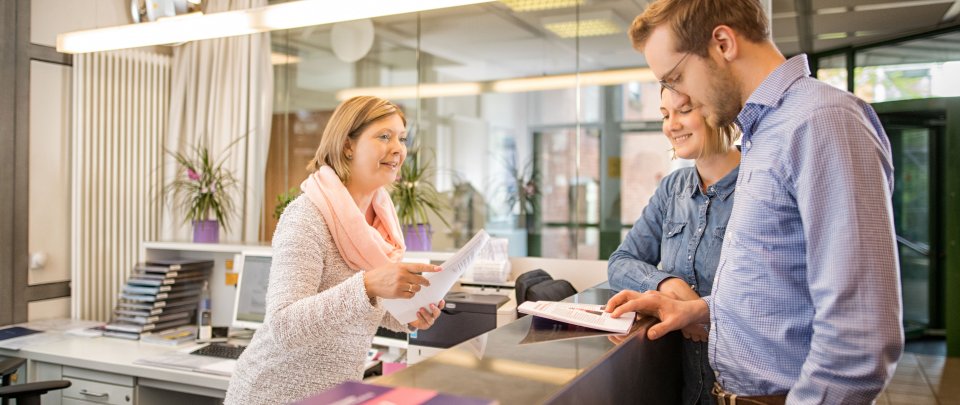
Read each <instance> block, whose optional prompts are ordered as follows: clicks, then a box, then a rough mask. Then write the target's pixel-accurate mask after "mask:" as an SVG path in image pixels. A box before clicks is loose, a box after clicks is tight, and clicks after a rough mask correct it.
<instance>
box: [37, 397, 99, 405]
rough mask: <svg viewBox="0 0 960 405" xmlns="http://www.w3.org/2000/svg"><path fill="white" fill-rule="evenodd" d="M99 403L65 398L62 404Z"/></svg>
mask: <svg viewBox="0 0 960 405" xmlns="http://www.w3.org/2000/svg"><path fill="white" fill-rule="evenodd" d="M99 403H100V402H90V401H84V400H82V399H73V398H63V400H62V401H61V402H60V404H61V405H92V404H99ZM44 404H46V402H44Z"/></svg>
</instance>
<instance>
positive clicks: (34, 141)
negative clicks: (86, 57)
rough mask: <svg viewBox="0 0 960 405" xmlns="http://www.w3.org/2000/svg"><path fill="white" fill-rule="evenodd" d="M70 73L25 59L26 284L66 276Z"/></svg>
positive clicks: (68, 249)
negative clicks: (38, 261)
mask: <svg viewBox="0 0 960 405" xmlns="http://www.w3.org/2000/svg"><path fill="white" fill-rule="evenodd" d="M70 72H71V67H70V66H64V65H58V64H53V63H47V62H39V61H31V62H30V196H29V201H30V203H29V205H30V211H29V215H28V217H29V219H28V223H29V229H30V231H29V242H28V246H29V250H30V255H31V257H33V256H45V257H46V264H45V265H44V266H42V267H36V268H33V267H32V268H31V269H30V272H29V275H28V283H29V284H30V285H35V284H42V283H53V282H59V281H67V280H70V85H71V77H70Z"/></svg>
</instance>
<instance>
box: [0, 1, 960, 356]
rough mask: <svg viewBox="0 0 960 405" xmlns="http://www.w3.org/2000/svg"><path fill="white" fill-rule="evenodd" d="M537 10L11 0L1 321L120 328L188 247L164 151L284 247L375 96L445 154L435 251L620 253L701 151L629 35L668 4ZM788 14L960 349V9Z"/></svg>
mask: <svg viewBox="0 0 960 405" xmlns="http://www.w3.org/2000/svg"><path fill="white" fill-rule="evenodd" d="M227 3H229V4H227ZM279 3H284V2H283V1H273V0H271V1H263V0H260V1H256V0H247V1H234V2H226V1H224V2H217V1H213V0H211V1H210V2H208V6H216V7H220V10H221V11H226V10H227V9H229V8H230V7H234V8H240V9H242V8H253V7H261V6H266V5H273V4H279ZM334 3H335V2H334ZM334 3H331V5H330V7H349V5H348V4H349V3H336V4H334ZM521 3H523V2H520V1H507V0H504V1H494V2H488V3H482V4H475V5H468V6H461V7H453V8H448V9H441V10H433V11H426V12H421V13H414V14H402V15H389V16H382V17H375V18H370V19H366V20H362V21H355V22H350V23H337V24H324V25H315V26H307V27H301V28H295V29H288V30H276V31H272V32H268V33H260V34H253V35H250V36H240V37H233V38H229V39H214V40H204V41H196V42H195V43H191V44H176V45H162V46H150V47H143V48H137V49H127V50H119V51H107V52H94V53H84V54H67V53H59V52H57V51H56V39H57V35H58V34H62V33H65V32H71V31H78V30H85V29H92V28H101V27H110V26H116V25H123V24H130V23H132V21H131V16H130V2H128V1H121V0H76V1H63V0H33V1H29V0H4V1H3V2H2V8H3V10H2V11H3V12H2V14H0V19H2V24H0V29H2V30H3V35H2V38H3V39H2V40H0V87H2V88H3V89H4V92H3V93H4V95H3V96H2V98H0V325H8V324H13V323H20V322H25V321H28V320H37V319H47V318H61V317H75V318H84V319H95V320H106V318H107V317H109V308H110V307H112V301H111V300H115V299H116V295H117V292H118V291H119V286H121V285H122V283H123V280H124V279H125V278H126V275H127V274H128V272H129V269H130V268H131V266H132V265H133V264H134V263H135V262H136V260H137V258H138V257H142V246H141V244H142V242H144V241H169V240H187V239H189V227H188V226H186V225H183V224H182V222H183V217H182V215H178V214H177V213H176V212H175V211H173V210H172V209H171V208H170V207H169V201H168V198H169V197H168V195H167V194H166V193H164V190H163V185H164V184H166V183H168V182H169V181H170V176H171V174H172V173H173V169H172V164H173V163H172V160H171V159H170V157H169V156H168V155H167V154H165V150H171V149H178V148H181V149H182V148H184V147H188V146H190V145H192V143H193V142H195V141H196V140H197V139H199V138H201V137H207V139H211V145H212V147H211V149H212V151H213V152H214V153H221V152H224V151H229V153H230V157H229V158H228V163H227V165H228V167H230V168H231V169H233V170H234V172H235V174H237V176H238V178H239V183H238V184H239V187H238V189H237V191H236V193H237V194H236V196H235V197H236V198H235V200H236V201H237V202H238V204H237V205H238V207H237V208H238V209H237V212H236V215H234V220H233V222H231V223H230V224H229V225H230V228H229V229H228V230H225V231H222V234H221V241H223V242H228V243H265V244H268V243H269V241H270V238H271V235H272V234H273V231H274V229H275V226H276V221H277V220H276V218H275V217H274V209H275V206H276V205H277V203H278V196H281V195H282V194H284V193H286V192H287V191H288V190H290V189H291V188H298V187H299V184H300V182H301V181H302V180H303V178H304V177H305V176H306V175H307V172H306V170H305V169H304V167H305V166H306V164H307V162H308V161H309V160H310V159H311V158H312V157H313V154H314V152H315V150H316V146H317V145H318V143H319V138H320V135H321V133H322V131H323V128H324V125H325V124H326V121H327V119H328V118H329V117H330V115H331V113H332V111H333V109H334V108H335V106H336V105H337V104H338V103H339V102H340V101H342V100H344V99H346V98H348V97H350V96H352V95H358V94H374V95H380V96H383V97H385V98H388V99H390V100H392V101H394V102H396V103H397V104H398V105H400V106H401V108H402V109H403V111H404V112H405V114H406V117H407V120H408V124H409V127H410V128H411V133H412V135H413V138H414V142H416V145H418V146H419V147H420V152H419V153H420V156H421V157H422V158H424V159H426V160H428V161H430V162H431V165H432V172H431V174H430V176H429V179H430V180H431V181H432V182H433V183H434V184H435V185H436V187H437V189H438V190H439V191H440V192H442V193H444V195H445V196H446V198H447V200H448V203H449V207H448V208H447V209H446V210H445V211H444V213H443V216H444V219H445V220H446V223H444V221H441V220H440V219H439V218H435V217H434V218H432V220H431V225H432V228H433V235H432V243H433V250H438V251H450V250H455V249H456V248H457V247H458V246H461V245H462V244H463V243H464V242H465V241H466V240H467V239H468V238H469V237H470V236H471V235H472V234H473V233H474V232H475V231H477V230H479V229H481V228H483V229H487V230H488V231H489V232H490V233H491V234H494V235H497V236H501V237H506V238H508V239H509V241H510V253H511V255H513V256H538V257H548V258H564V259H590V260H596V259H601V260H602V259H606V258H607V257H608V256H609V255H610V253H611V252H613V251H614V250H615V249H616V248H617V246H618V245H619V243H620V242H621V240H622V239H623V237H624V235H625V234H626V232H627V230H628V229H629V228H630V226H631V225H632V223H633V221H635V220H636V219H637V218H638V217H639V216H640V213H641V211H642V210H643V208H644V206H645V205H646V203H647V200H648V199H649V198H650V196H651V195H652V194H653V191H654V190H655V188H656V187H657V184H658V182H659V180H660V179H661V178H663V177H664V176H665V175H667V174H668V173H670V171H671V170H674V169H676V168H678V167H682V166H684V165H689V162H683V161H677V160H672V159H671V153H670V151H669V148H670V145H669V142H668V141H667V139H666V138H665V137H664V136H663V135H662V133H661V121H660V120H661V117H660V113H659V109H658V107H659V85H658V84H657V82H656V79H655V78H654V77H653V76H652V75H651V74H650V73H649V71H647V70H646V69H644V67H645V65H646V64H645V61H644V59H643V56H642V55H640V54H638V53H637V52H636V51H634V50H633V49H632V48H631V47H630V44H629V41H628V40H627V38H626V29H627V27H628V26H629V24H630V22H631V21H632V19H633V18H634V17H635V16H636V15H637V14H639V13H640V12H642V10H643V9H644V7H645V6H646V4H647V2H646V1H644V0H585V1H572V0H571V1H556V2H551V1H547V0H544V1H542V2H539V3H540V4H541V6H542V7H543V8H542V9H535V10H523V9H520V8H519V6H517V5H518V4H521ZM771 7H772V13H771V15H772V27H773V37H774V41H775V42H776V44H777V45H778V46H779V48H780V49H781V51H782V52H783V53H784V54H785V55H787V56H791V55H795V54H798V53H807V54H808V56H809V60H810V63H811V68H812V71H813V73H814V75H816V76H817V77H818V78H820V79H822V80H824V81H826V82H828V83H830V84H831V85H834V86H837V87H839V88H842V89H845V90H848V91H852V92H853V93H855V94H856V95H857V96H859V97H861V98H863V99H864V100H866V101H867V102H869V103H871V104H872V105H873V106H874V108H875V109H876V110H877V112H878V113H879V114H880V117H881V119H882V121H883V123H884V126H885V128H886V131H887V134H888V136H889V137H890V139H891V142H892V145H893V151H894V159H895V162H894V163H895V167H896V190H895V193H894V195H893V196H892V198H893V207H894V210H895V212H894V217H895V221H896V228H897V234H898V248H899V255H900V265H901V274H902V281H903V300H904V322H905V329H906V331H907V337H908V338H910V339H914V338H917V339H919V338H923V337H930V336H932V337H935V338H938V339H939V338H944V337H945V340H946V342H947V343H946V345H945V346H946V349H944V350H945V353H944V354H948V355H949V356H960V159H958V157H960V19H958V15H960V1H957V0H902V1H895V0H847V1H841V0H796V1H790V0H774V1H772V3H771ZM208 11H209V10H208ZM578 32H579V36H578V35H577V33H578ZM188 47H190V48H188ZM234 62H235V63H234ZM201 97H207V99H208V100H211V101H210V103H209V104H204V103H195V102H194V101H196V100H200V99H202V98H201ZM191 100H192V101H191ZM223 106H228V107H223ZM237 139H241V141H240V142H239V143H237V144H235V145H233V146H228V145H231V143H232V142H233V141H235V140H237ZM238 145H239V146H238ZM823 181H830V179H829V178H825V179H823ZM517 200H521V201H522V202H519V203H517V202H516V201H517ZM527 201H529V203H526V202H527ZM838 270H839V269H838ZM98 297H107V298H98ZM100 301H103V302H100Z"/></svg>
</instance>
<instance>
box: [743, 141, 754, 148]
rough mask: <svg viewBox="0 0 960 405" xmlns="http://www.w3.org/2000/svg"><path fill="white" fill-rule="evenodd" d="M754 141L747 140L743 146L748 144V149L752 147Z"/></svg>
mask: <svg viewBox="0 0 960 405" xmlns="http://www.w3.org/2000/svg"><path fill="white" fill-rule="evenodd" d="M752 143H753V142H750V141H746V142H744V143H743V146H746V147H747V149H750V145H751V144H752Z"/></svg>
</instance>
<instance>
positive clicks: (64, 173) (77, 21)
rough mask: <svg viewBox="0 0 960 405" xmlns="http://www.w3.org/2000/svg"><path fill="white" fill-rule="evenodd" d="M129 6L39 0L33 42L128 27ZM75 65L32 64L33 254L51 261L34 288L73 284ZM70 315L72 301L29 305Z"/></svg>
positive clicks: (35, 314)
mask: <svg viewBox="0 0 960 405" xmlns="http://www.w3.org/2000/svg"><path fill="white" fill-rule="evenodd" d="M129 4H130V3H129V2H127V1H121V0H33V1H31V2H30V42H32V43H34V44H37V45H43V46H50V47H55V46H56V43H57V34H60V33H63V32H70V31H76V30H83V29H91V28H99V27H107V26H113V25H122V24H128V23H129V22H130V17H129ZM71 75H72V67H70V66H65V65H58V64H54V63H48V62H40V61H31V62H30V117H29V123H30V135H29V136H30V184H29V190H30V193H29V206H30V209H29V215H28V217H29V218H28V223H29V231H28V232H29V237H28V249H29V251H30V254H31V255H32V254H34V253H43V254H45V255H46V257H47V263H46V265H45V266H43V267H42V268H37V269H32V270H29V273H28V284H30V285H35V284H43V283H52V282H62V281H69V280H70V203H71V194H70V188H71V183H70V170H69V169H70V163H71V159H70V156H71V149H70V147H71V138H72V136H71V131H70V122H71V115H70V113H71V110H72V108H73V106H72V103H71V88H72V82H71ZM69 316H70V298H69V297H63V298H55V299H50V300H44V301H35V302H31V303H29V304H28V305H27V318H28V320H31V321H32V320H39V319H51V318H63V317H69Z"/></svg>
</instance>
